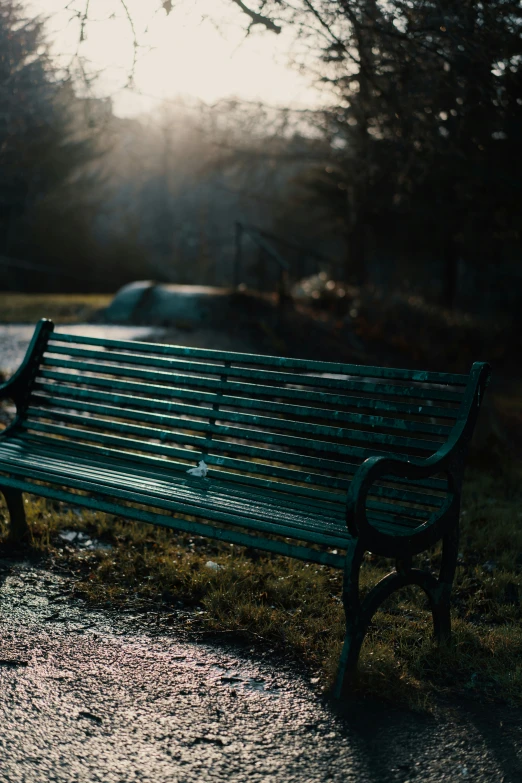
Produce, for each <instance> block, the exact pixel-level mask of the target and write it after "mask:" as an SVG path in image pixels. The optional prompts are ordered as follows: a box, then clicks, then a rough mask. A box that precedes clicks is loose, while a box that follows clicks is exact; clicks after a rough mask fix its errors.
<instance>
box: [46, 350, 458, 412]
mask: <svg viewBox="0 0 522 783" xmlns="http://www.w3.org/2000/svg"><path fill="white" fill-rule="evenodd" d="M107 360H108V362H109V361H110V355H109V356H108V357H107ZM41 364H42V365H43V366H45V367H58V368H62V369H65V370H72V371H73V372H78V373H95V374H98V375H111V376H117V377H124V378H141V379H143V380H145V381H155V382H162V381H163V382H164V383H169V384H172V383H179V384H182V385H186V386H189V387H193V388H202V389H211V390H213V391H223V390H224V389H226V390H227V391H228V390H229V389H230V390H231V391H241V392H242V393H248V394H250V395H252V394H255V395H256V396H258V395H266V394H269V395H270V396H274V397H275V396H278V393H279V392H280V391H282V389H281V388H280V387H278V386H274V385H273V384H277V383H286V384H289V383H291V384H294V385H299V386H311V387H313V391H314V392H315V393H317V391H316V388H315V387H318V386H320V387H324V388H327V389H334V390H336V391H339V390H341V389H342V390H343V391H352V392H353V391H357V392H359V393H360V394H364V395H372V396H374V395H378V396H380V397H399V398H401V399H404V398H406V397H407V398H410V399H412V400H420V401H422V400H426V399H429V400H434V401H438V402H440V401H444V402H460V401H461V400H462V392H457V391H449V390H447V389H445V388H440V389H439V388H430V389H429V395H428V394H427V393H426V392H427V391H428V390H427V389H425V388H422V387H420V386H398V385H394V384H390V383H372V382H370V381H353V380H343V381H338V380H334V379H332V378H321V377H319V376H311V375H291V376H285V375H284V374H283V373H273V375H272V376H271V378H270V379H267V380H266V383H265V384H261V383H260V378H259V375H258V374H256V373H254V375H252V376H249V377H250V381H251V382H250V383H244V382H241V381H236V380H233V381H232V380H227V381H221V380H219V379H218V378H217V377H216V378H214V377H205V376H204V375H198V376H196V375H187V374H184V373H181V372H174V371H172V370H171V371H168V372H164V371H161V370H147V369H143V368H141V367H127V366H121V365H118V364H109V363H107V364H102V363H97V362H87V361H85V362H78V361H75V360H68V359H53V358H50V357H49V356H45V357H44V358H43V360H42V362H41ZM232 369H233V368H227V374H229V373H231V372H232ZM200 371H201V372H203V369H201V370H200ZM284 388H285V390H286V391H290V392H293V391H294V389H288V387H284ZM306 393H308V391H306ZM320 393H322V392H320ZM413 407H415V406H413Z"/></svg>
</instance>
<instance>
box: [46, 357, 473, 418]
mask: <svg viewBox="0 0 522 783" xmlns="http://www.w3.org/2000/svg"><path fill="white" fill-rule="evenodd" d="M39 378H40V379H44V380H52V381H56V382H57V383H65V384H71V383H77V384H81V385H82V386H85V385H86V384H88V386H89V387H93V388H103V389H111V390H113V391H115V390H120V391H123V392H127V393H129V394H130V393H132V392H137V393H138V394H140V395H143V394H150V395H151V396H153V397H155V398H161V397H163V398H165V397H167V398H175V399H186V400H200V401H205V402H207V403H212V402H213V401H214V400H216V398H218V399H219V401H220V402H222V404H224V405H226V404H228V402H227V401H228V400H230V401H231V402H230V405H240V404H242V405H250V404H252V407H255V406H256V405H257V402H258V397H259V395H262V394H265V393H266V394H267V396H269V397H274V396H277V397H278V398H289V399H291V400H292V401H293V403H295V402H296V401H297V400H303V402H305V403H306V404H308V405H309V404H310V403H314V402H315V403H320V404H322V405H329V406H331V407H332V409H334V410H338V409H341V410H346V409H348V408H355V409H361V408H362V409H370V410H379V411H382V412H384V413H390V412H397V413H403V414H406V415H414V416H416V417H420V416H423V415H425V416H429V417H430V418H448V419H456V418H457V416H458V411H459V409H458V408H456V407H448V408H443V407H440V406H431V405H428V404H426V403H424V404H419V405H411V404H409V403H400V402H395V401H393V402H389V401H388V400H372V399H370V398H368V399H366V398H364V397H351V396H344V395H339V394H328V393H327V392H318V393H315V392H310V391H304V390H303V389H285V388H278V389H277V394H275V393H274V390H273V389H271V390H268V391H267V390H264V389H263V388H260V389H259V390H258V389H257V388H254V387H253V386H252V388H251V389H249V391H250V392H254V393H255V395H256V399H254V398H253V397H249V398H248V399H247V398H243V399H244V402H243V403H240V402H239V400H241V399H242V398H241V397H239V396H237V395H231V394H226V395H225V394H217V393H216V392H209V391H204V390H200V389H197V390H196V389H187V388H186V387H182V386H179V387H175V386H172V385H168V386H160V385H158V384H147V383H137V382H135V381H128V380H121V379H119V378H103V377H97V376H87V377H86V376H84V375H82V374H81V373H78V374H73V373H65V372H59V371H52V370H46V369H43V370H40V373H39ZM228 391H229V389H228V388H227V392H228ZM234 391H237V389H234ZM270 402H271V400H270ZM284 404H288V403H284ZM325 410H327V409H326V408H325Z"/></svg>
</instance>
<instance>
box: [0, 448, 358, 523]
mask: <svg viewBox="0 0 522 783" xmlns="http://www.w3.org/2000/svg"><path fill="white" fill-rule="evenodd" d="M0 454H1V455H2V458H3V459H5V458H6V457H7V455H9V458H10V459H11V460H12V461H13V463H14V462H20V461H21V460H23V462H24V464H27V465H33V466H40V467H41V466H42V465H45V464H47V463H49V464H51V465H54V466H56V465H60V466H62V468H61V469H62V471H63V472H65V473H66V472H67V471H68V470H73V471H74V470H76V469H77V468H78V467H79V468H81V471H82V475H84V474H85V475H90V474H94V475H99V471H100V468H101V466H105V465H106V464H107V462H106V460H105V461H102V460H101V459H100V458H99V459H98V460H95V459H93V458H92V457H91V458H90V459H88V455H85V454H83V453H82V451H79V450H78V449H76V450H74V449H68V450H63V449H59V448H56V447H55V448H54V449H49V448H48V449H47V450H44V449H42V448H41V447H38V444H31V442H30V441H24V442H20V441H15V443H13V444H12V445H11V446H10V448H7V447H2V448H1V449H0ZM99 457H101V455H99ZM71 458H72V459H73V464H74V468H71V467H70V465H71ZM116 466H117V467H118V470H120V471H121V472H124V474H125V476H127V477H129V480H132V481H133V482H134V484H133V485H135V484H136V483H139V484H142V485H143V484H144V482H147V481H149V480H151V481H153V482H155V483H158V482H163V483H165V484H166V485H167V486H168V485H169V484H170V483H171V482H172V481H174V482H178V483H179V482H180V481H182V482H184V483H187V482H189V483H190V485H192V484H193V483H194V481H195V480H194V479H191V478H190V477H189V476H188V475H187V472H186V466H185V465H180V464H175V465H173V466H172V467H171V470H169V471H166V470H165V469H164V468H163V469H162V468H161V467H159V466H157V467H156V466H155V467H154V468H153V467H152V466H150V465H149V466H144V465H141V467H140V466H138V465H132V464H129V462H128V460H126V461H123V460H121V459H120V460H119V461H116V460H114V461H113V462H112V463H111V464H110V470H114V469H115V468H116ZM228 478H229V474H226V473H217V474H212V481H213V484H212V486H215V487H219V490H220V493H221V494H222V495H231V496H233V497H234V498H239V497H243V498H247V499H248V500H249V502H250V501H251V500H252V497H258V498H259V500H260V501H261V503H266V502H273V503H274V504H276V505H277V506H279V505H281V506H283V507H285V508H290V509H296V508H298V507H301V508H303V509H310V508H316V509H320V510H321V512H322V513H323V514H324V516H325V518H328V516H329V515H331V514H333V515H334V517H335V518H338V517H339V515H341V516H342V514H343V508H344V504H340V503H339V499H341V498H342V499H343V500H344V499H345V498H344V496H342V495H341V496H336V495H335V494H334V493H322V495H323V497H321V498H319V497H317V496H315V495H312V496H308V495H306V494H299V493H294V492H293V490H294V487H292V486H291V485H287V484H286V485H285V484H279V485H277V482H273V483H272V485H270V486H264V487H260V486H253V487H252V486H250V485H248V484H246V485H244V484H243V482H238V483H236V484H234V483H232V484H231V483H230V482H229V481H228ZM209 480H210V479H209ZM197 483H198V482H196V485H197ZM267 490H268V491H267ZM340 506H342V508H341V510H340Z"/></svg>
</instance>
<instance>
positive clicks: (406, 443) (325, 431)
mask: <svg viewBox="0 0 522 783" xmlns="http://www.w3.org/2000/svg"><path fill="white" fill-rule="evenodd" d="M33 399H34V398H33ZM36 401H37V402H38V403H41V401H42V399H41V398H40V397H37V398H36ZM65 407H67V405H65V404H64V405H62V408H65ZM75 409H76V408H75ZM82 409H83V410H85V411H86V412H91V413H93V414H97V415H99V416H108V417H112V419H125V420H132V421H141V422H150V423H151V424H154V425H156V428H154V429H153V430H152V432H153V434H157V437H158V438H159V439H160V440H162V439H163V437H162V435H161V434H160V433H161V432H165V433H167V434H166V435H165V439H166V440H168V439H169V438H170V434H171V432H170V430H164V429H162V430H159V429H157V428H158V427H162V428H163V427H174V428H176V429H177V430H192V431H195V432H198V431H199V432H204V433H212V434H213V435H214V434H215V435H220V436H222V437H231V438H239V439H243V440H253V441H258V442H259V441H262V442H264V443H270V444H279V445H286V446H293V447H301V448H306V449H309V450H310V451H321V452H324V451H327V452H328V451H329V452H332V453H339V454H345V455H350V454H351V453H352V451H351V447H350V446H347V445H346V446H345V445H343V443H347V442H349V441H359V442H361V443H365V444H374V443H377V444H379V446H381V447H382V446H391V447H393V448H394V449H402V450H407V451H409V450H410V449H411V450H419V451H427V452H428V453H430V454H433V453H434V452H435V451H436V450H437V449H438V448H439V447H440V446H441V441H427V440H424V439H421V438H405V437H404V436H401V435H399V436H397V435H390V434H383V433H377V432H371V431H367V430H349V429H346V428H337V427H325V426H323V425H315V424H306V423H304V422H301V423H300V422H288V421H287V422H286V425H287V426H286V427H285V421H284V420H278V419H275V420H274V419H269V418H266V417H262V416H259V417H257V420H256V421H254V422H252V421H251V422H250V423H251V424H252V426H255V427H256V428H255V429H246V428H243V427H241V428H240V427H234V426H228V425H225V424H221V423H215V424H212V423H211V422H208V421H197V420H195V419H189V418H182V417H179V416H172V415H164V414H159V413H152V412H149V411H140V410H133V409H123V408H116V407H113V406H105V405H98V404H95V403H83V405H82ZM199 415H200V416H201V415H202V414H201V413H200V414H199ZM209 415H210V416H212V417H213V418H217V419H218V421H219V420H220V419H221V414H220V413H219V414H216V412H215V411H210V412H209ZM27 416H29V417H33V418H44V419H50V420H53V421H60V420H64V421H70V422H72V423H73V424H74V423H79V424H82V425H84V426H88V424H87V423H86V422H93V426H95V427H98V428H102V429H103V428H104V425H105V427H106V428H107V429H112V428H113V422H107V421H106V419H98V418H96V417H95V416H93V417H90V418H89V419H86V417H85V416H80V415H78V414H71V413H66V412H63V410H56V409H54V408H49V407H47V406H46V405H45V404H44V405H43V406H42V407H35V406H34V405H31V407H30V408H29V409H28V411H27ZM252 418H253V417H252ZM247 421H248V419H245V420H244V422H243V423H246V422H247ZM292 425H294V426H292ZM133 426H135V425H132V424H129V423H128V421H118V422H115V423H114V427H115V428H116V427H117V429H118V432H129V433H135V434H139V432H138V431H137V430H134V429H132V428H133ZM277 429H283V430H292V431H295V432H299V433H301V434H303V435H304V434H309V435H315V436H316V437H312V438H304V437H296V436H293V435H287V434H279V433H277V432H274V430H277ZM319 436H321V437H328V438H332V439H335V441H320V440H318V438H319ZM181 437H183V436H182V435H180V438H181ZM337 441H343V443H337ZM177 442H178V443H180V442H183V441H182V440H178V441H177ZM187 442H189V441H187ZM345 449H350V450H349V451H345Z"/></svg>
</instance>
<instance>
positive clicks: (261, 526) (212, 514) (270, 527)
mask: <svg viewBox="0 0 522 783" xmlns="http://www.w3.org/2000/svg"><path fill="white" fill-rule="evenodd" d="M6 467H7V466H6ZM1 469H2V463H0V470H1ZM7 469H8V470H9V472H10V473H15V474H16V473H17V471H18V470H20V472H21V474H22V475H23V477H24V478H32V479H34V480H40V481H45V482H48V483H58V484H63V476H60V475H57V476H56V477H54V481H53V476H52V474H51V472H50V471H48V470H47V469H46V468H45V467H43V468H42V469H40V470H35V469H32V468H28V467H26V466H20V467H18V466H16V465H14V466H9V467H8V468H7ZM67 486H68V488H70V489H77V490H80V491H83V492H90V493H92V494H93V495H94V498H96V496H100V495H101V496H110V497H111V498H113V499H121V500H126V501H129V502H132V503H139V504H140V505H146V506H150V507H152V508H156V509H162V510H165V511H169V512H171V513H176V514H182V515H185V516H195V517H200V518H203V519H208V520H210V521H213V522H219V523H221V524H227V525H233V526H235V527H242V528H245V529H247V530H255V531H259V532H261V533H270V534H272V535H280V536H284V537H288V538H297V539H299V540H302V541H306V542H307V543H310V544H317V545H320V546H332V547H333V546H336V545H337V544H341V542H343V543H344V545H345V546H346V543H347V542H348V541H349V540H350V536H349V534H348V531H347V530H343V529H342V528H339V529H335V530H334V529H332V528H330V527H329V526H327V525H325V526H324V528H323V531H322V532H321V533H319V532H317V531H316V530H314V529H313V524H311V526H307V525H306V520H305V519H304V518H303V516H299V515H294V517H293V518H292V517H291V516H290V515H289V514H280V515H279V517H278V518H277V519H274V520H273V521H272V522H269V521H267V520H266V519H263V518H262V517H261V516H254V515H253V514H252V515H251V516H247V515H246V514H245V513H244V510H243V509H242V508H241V507H239V508H238V509H237V511H234V510H230V511H220V510H216V509H215V508H213V507H211V506H210V504H209V503H208V502H207V501H206V500H205V497H204V495H203V494H202V495H201V496H200V497H198V498H194V499H193V500H192V501H191V502H189V501H185V502H180V501H177V500H172V499H167V498H165V497H159V496H154V495H149V494H148V493H146V492H140V491H136V490H133V489H129V488H125V487H122V486H117V485H113V486H107V485H103V484H100V483H98V482H96V481H92V480H86V479H82V478H75V477H74V476H72V475H68V476H67ZM93 506H94V507H95V508H96V503H93ZM251 511H252V510H251ZM310 521H311V523H312V522H313V521H312V520H310Z"/></svg>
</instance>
